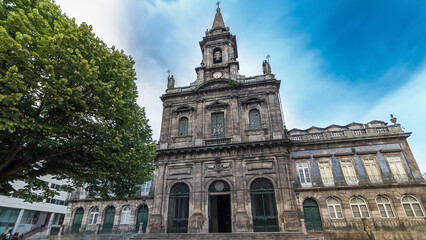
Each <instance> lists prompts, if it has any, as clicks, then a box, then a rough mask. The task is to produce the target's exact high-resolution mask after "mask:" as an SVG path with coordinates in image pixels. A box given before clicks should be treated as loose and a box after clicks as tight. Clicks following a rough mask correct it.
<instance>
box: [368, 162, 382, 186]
mask: <svg viewBox="0 0 426 240" xmlns="http://www.w3.org/2000/svg"><path fill="white" fill-rule="evenodd" d="M364 165H365V170H366V171H367V175H368V179H370V182H381V181H382V178H381V175H380V172H379V168H378V167H377V164H376V159H374V158H365V159H364Z"/></svg>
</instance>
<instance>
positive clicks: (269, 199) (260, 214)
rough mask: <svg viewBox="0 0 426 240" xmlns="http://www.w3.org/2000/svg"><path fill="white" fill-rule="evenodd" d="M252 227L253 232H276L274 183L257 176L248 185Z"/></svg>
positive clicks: (277, 229) (276, 218) (276, 217)
mask: <svg viewBox="0 0 426 240" xmlns="http://www.w3.org/2000/svg"><path fill="white" fill-rule="evenodd" d="M250 195H251V209H252V215H253V228H254V231H255V232H278V231H279V228H278V216H277V203H276V201H275V191H274V185H273V184H272V183H271V181H269V180H268V179H266V178H258V179H256V180H254V181H253V182H252V183H251V185H250Z"/></svg>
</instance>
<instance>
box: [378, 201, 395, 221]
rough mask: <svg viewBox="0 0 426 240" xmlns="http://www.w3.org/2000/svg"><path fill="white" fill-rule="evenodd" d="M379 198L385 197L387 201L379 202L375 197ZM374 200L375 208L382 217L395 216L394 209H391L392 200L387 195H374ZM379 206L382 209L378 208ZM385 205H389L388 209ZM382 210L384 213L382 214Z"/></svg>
mask: <svg viewBox="0 0 426 240" xmlns="http://www.w3.org/2000/svg"><path fill="white" fill-rule="evenodd" d="M379 198H382V199H385V200H387V202H379V201H377V199H379ZM375 200H376V205H377V209H378V210H379V213H380V217H382V218H395V217H396V215H395V210H394V209H393V204H392V201H391V200H390V198H389V197H387V196H384V195H379V196H377V197H376V199H375ZM380 206H381V207H382V209H383V210H384V211H382V210H381V209H380ZM387 206H389V207H390V209H388V208H387ZM382 212H383V213H384V214H382ZM389 213H391V214H392V215H393V216H392V215H390V214H389ZM383 215H385V216H383Z"/></svg>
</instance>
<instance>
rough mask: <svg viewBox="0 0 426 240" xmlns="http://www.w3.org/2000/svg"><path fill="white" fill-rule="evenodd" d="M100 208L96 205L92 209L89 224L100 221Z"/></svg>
mask: <svg viewBox="0 0 426 240" xmlns="http://www.w3.org/2000/svg"><path fill="white" fill-rule="evenodd" d="M98 215H99V208H98V207H94V208H92V209H91V210H90V215H89V224H96V223H97V221H98Z"/></svg>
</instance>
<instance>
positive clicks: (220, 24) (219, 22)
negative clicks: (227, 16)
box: [211, 6, 226, 30]
mask: <svg viewBox="0 0 426 240" xmlns="http://www.w3.org/2000/svg"><path fill="white" fill-rule="evenodd" d="M222 28H226V27H225V22H224V21H223V17H222V13H220V7H219V6H217V9H216V16H215V17H214V21H213V26H212V29H211V30H216V29H222Z"/></svg>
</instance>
